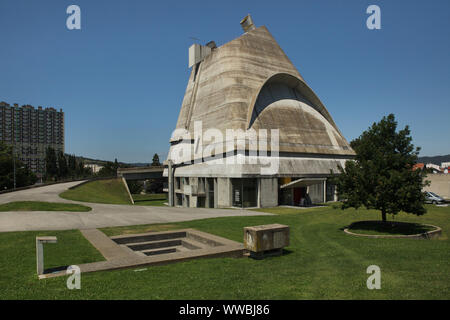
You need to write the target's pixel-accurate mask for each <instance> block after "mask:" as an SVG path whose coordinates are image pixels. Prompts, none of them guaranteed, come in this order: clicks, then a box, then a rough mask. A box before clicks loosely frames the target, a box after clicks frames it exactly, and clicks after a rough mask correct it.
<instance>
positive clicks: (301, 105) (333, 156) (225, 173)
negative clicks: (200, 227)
mask: <svg viewBox="0 0 450 320" xmlns="http://www.w3.org/2000/svg"><path fill="white" fill-rule="evenodd" d="M243 22H245V23H244V25H243V28H244V31H245V33H244V34H243V35H242V36H240V37H238V38H237V39H234V40H232V41H230V42H228V43H226V44H224V45H222V46H219V47H216V46H214V47H213V48H211V51H210V52H209V51H208V54H206V55H204V56H197V58H198V57H200V58H198V59H197V58H196V59H194V58H191V59H190V63H192V61H196V63H194V64H192V71H191V75H190V78H189V81H188V85H187V88H186V93H185V96H184V99H183V102H182V106H181V110H180V114H179V117H178V121H177V125H176V128H175V131H174V133H173V134H172V137H171V139H170V144H171V147H170V151H169V157H168V159H169V160H170V161H172V163H173V166H172V168H173V170H170V172H169V170H168V169H167V168H166V169H165V171H164V176H169V181H170V176H173V177H174V184H175V188H174V199H175V201H174V205H178V206H188V207H203V206H205V207H212V206H214V207H270V206H276V205H278V204H286V205H298V204H300V203H302V204H307V203H311V202H313V203H314V202H324V201H326V200H327V199H330V198H333V199H334V194H333V195H332V196H330V192H331V193H332V190H331V189H332V188H330V186H327V182H326V178H327V177H329V176H330V175H331V171H333V172H338V167H339V166H345V161H346V160H348V159H352V158H353V156H354V151H353V150H352V149H351V147H350V145H349V144H348V142H347V141H346V139H345V138H344V137H343V135H342V134H341V132H340V131H339V129H338V127H337V126H336V124H335V123H334V121H333V119H332V118H331V115H330V114H329V112H328V111H327V109H326V108H325V106H324V105H323V103H322V102H321V101H320V99H319V98H318V97H317V95H316V94H315V93H314V92H313V91H312V90H311V88H309V86H308V85H307V84H306V82H305V80H304V79H303V78H302V76H301V75H300V73H299V72H298V71H297V69H296V68H295V66H294V65H293V64H292V62H291V61H290V60H289V58H288V57H287V56H286V54H285V53H284V52H283V50H282V49H281V48H280V46H279V45H278V44H277V42H276V41H275V39H274V38H273V37H272V35H271V34H270V32H269V31H268V30H267V28H266V27H264V26H263V27H259V28H256V27H254V25H253V22H252V20H251V18H248V17H247V18H244V20H243ZM191 51H192V50H191ZM231 130H232V132H234V133H238V134H235V135H234V134H229V132H231ZM208 132H210V133H211V132H213V133H214V134H213V138H214V139H211V136H208V134H207V133H208ZM240 133H242V135H239V134H240ZM253 134H257V135H258V136H254V135H253ZM261 137H266V138H267V139H266V140H265V144H263V143H262V140H263V139H261ZM219 138H220V139H219ZM265 147H266V148H265ZM242 159H244V161H243V162H242V161H241V160H242ZM219 160H221V161H219ZM274 160H276V170H274V171H271V170H264V169H265V168H267V165H265V164H267V163H269V164H270V163H271V161H274ZM269 167H270V166H269ZM314 177H315V178H321V179H322V180H320V182H319V183H318V182H317V181H315V180H314V181H312V180H311V181H312V182H313V183H312V184H305V183H306V181H310V180H302V181H303V184H301V185H296V184H293V185H292V187H290V186H287V187H285V185H286V184H288V183H291V182H295V181H297V180H299V179H304V178H314ZM208 181H213V182H214V183H208ZM318 184H320V185H318ZM283 186H284V187H283ZM282 187H283V188H282ZM169 189H170V188H169ZM290 189H292V190H290ZM329 189H330V190H329ZM213 195H214V201H212V200H211V199H212V197H213ZM169 196H170V195H169ZM301 199H303V201H301ZM305 199H308V201H306V200H305Z"/></svg>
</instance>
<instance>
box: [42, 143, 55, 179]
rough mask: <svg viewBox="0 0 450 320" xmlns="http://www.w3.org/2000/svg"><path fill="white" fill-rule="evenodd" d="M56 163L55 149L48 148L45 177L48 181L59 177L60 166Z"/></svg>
mask: <svg viewBox="0 0 450 320" xmlns="http://www.w3.org/2000/svg"><path fill="white" fill-rule="evenodd" d="M56 161H57V160H56V153H55V149H53V148H52V147H48V148H47V150H46V152H45V175H46V177H47V179H51V178H54V177H56V176H57V175H58V165H57V162H56Z"/></svg>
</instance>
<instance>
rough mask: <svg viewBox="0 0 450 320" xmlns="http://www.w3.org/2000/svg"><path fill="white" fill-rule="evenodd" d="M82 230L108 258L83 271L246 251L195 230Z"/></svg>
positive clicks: (61, 273) (51, 274) (85, 266)
mask: <svg viewBox="0 0 450 320" xmlns="http://www.w3.org/2000/svg"><path fill="white" fill-rule="evenodd" d="M81 232H82V234H83V235H84V236H85V238H86V239H87V240H89V241H90V242H91V244H92V245H93V246H94V247H95V248H96V249H97V250H99V251H100V252H101V253H102V255H103V256H104V257H105V258H106V261H99V262H93V263H86V264H81V265H79V267H80V271H81V273H84V272H94V271H105V270H116V269H125V268H136V267H143V266H153V265H163V264H169V263H175V262H181V261H187V260H192V259H198V258H215V257H233V258H240V257H242V256H243V254H244V246H243V245H242V244H241V243H239V242H236V241H231V240H228V239H225V238H222V237H218V236H215V235H212V234H209V233H206V232H202V231H198V230H195V229H182V230H175V231H165V232H149V233H141V234H127V235H120V236H113V237H107V236H106V235H105V234H104V233H103V232H101V231H100V230H97V229H86V230H81ZM64 275H66V271H65V270H64V271H58V272H48V273H45V272H44V275H41V277H40V278H49V277H56V276H64Z"/></svg>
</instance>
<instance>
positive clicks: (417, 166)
mask: <svg viewBox="0 0 450 320" xmlns="http://www.w3.org/2000/svg"><path fill="white" fill-rule="evenodd" d="M424 168H425V164H424V163H416V164H415V165H414V166H413V168H412V169H413V170H414V171H415V170H417V169H420V170H423V169H424Z"/></svg>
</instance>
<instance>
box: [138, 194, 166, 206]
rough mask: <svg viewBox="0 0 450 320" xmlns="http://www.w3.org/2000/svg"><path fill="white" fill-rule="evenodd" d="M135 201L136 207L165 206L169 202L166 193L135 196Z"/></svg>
mask: <svg viewBox="0 0 450 320" xmlns="http://www.w3.org/2000/svg"><path fill="white" fill-rule="evenodd" d="M132 196H133V200H134V204H135V205H139V206H158V207H160V206H164V205H165V204H164V203H166V202H167V196H166V194H165V193H155V194H133V195H132Z"/></svg>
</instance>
